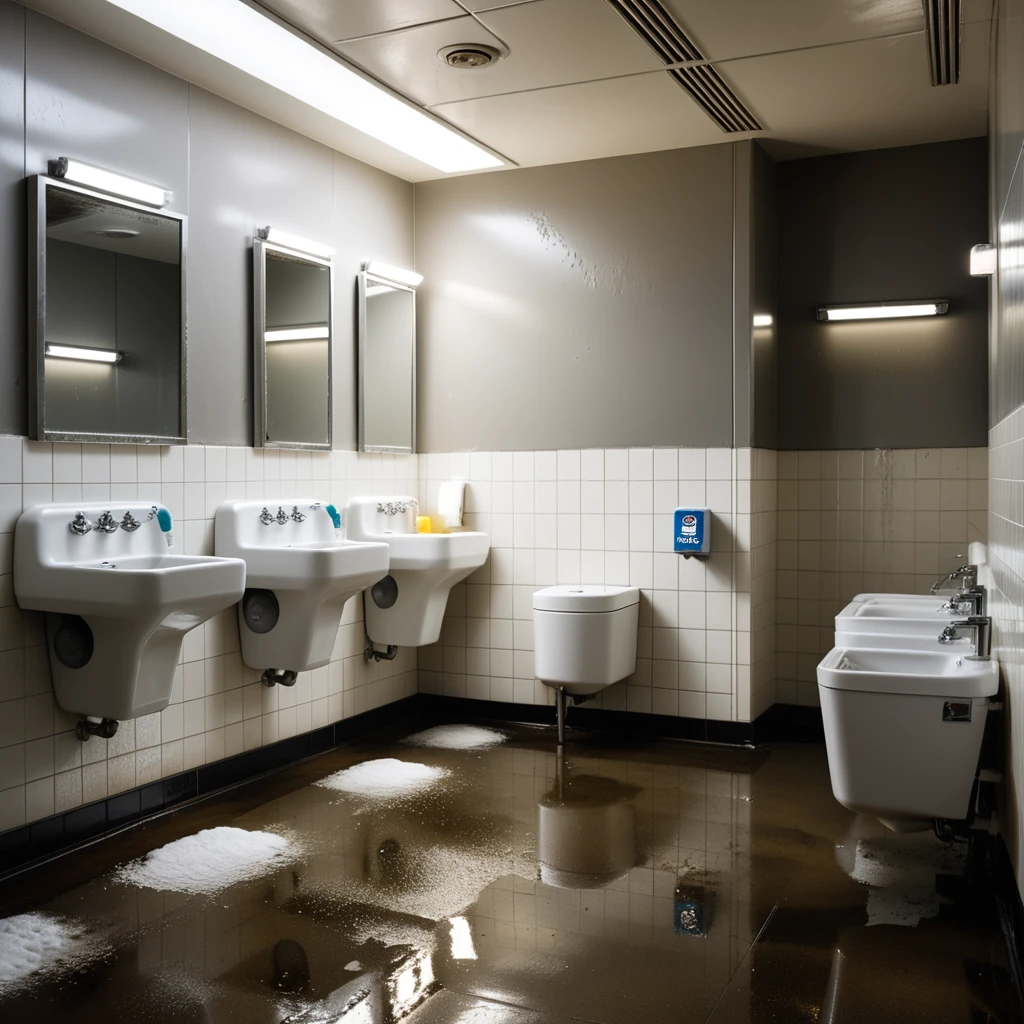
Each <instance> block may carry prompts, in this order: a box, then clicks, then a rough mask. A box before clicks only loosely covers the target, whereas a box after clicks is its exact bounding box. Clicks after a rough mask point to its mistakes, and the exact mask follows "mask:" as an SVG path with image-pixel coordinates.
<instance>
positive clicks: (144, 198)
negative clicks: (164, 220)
mask: <svg viewBox="0 0 1024 1024" xmlns="http://www.w3.org/2000/svg"><path fill="white" fill-rule="evenodd" d="M47 166H48V169H49V172H50V177H52V178H60V179H62V180H63V181H73V182H75V184H77V185H84V186H85V187H86V188H94V189H96V191H97V192H108V193H109V194H110V195H113V196H123V197H124V198H125V199H131V200H133V201H134V202H136V203H145V205H146V206H166V205H167V204H168V203H169V202H170V201H171V200H172V199H173V198H174V193H173V192H168V191H167V189H165V188H163V187H161V186H160V185H150V184H149V182H147V181H139V180H138V179H137V178H129V177H126V176H125V175H124V174H115V173H114V172H113V171H106V170H104V169H103V168H102V167H93V166H92V164H83V163H82V161H81V160H69V159H68V158H67V157H66V156H60V157H57V159H56V160H50V161H48V164H47Z"/></svg>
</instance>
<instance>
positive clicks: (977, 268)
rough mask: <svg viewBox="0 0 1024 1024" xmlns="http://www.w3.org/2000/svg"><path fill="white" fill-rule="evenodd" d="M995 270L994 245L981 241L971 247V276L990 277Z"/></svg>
mask: <svg viewBox="0 0 1024 1024" xmlns="http://www.w3.org/2000/svg"><path fill="white" fill-rule="evenodd" d="M995 272H996V247H995V246H994V245H993V244H992V243H991V242H982V243H981V245H975V246H974V247H973V248H972V249H971V277H991V276H992V275H993V274H994V273H995Z"/></svg>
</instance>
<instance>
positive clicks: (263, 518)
mask: <svg viewBox="0 0 1024 1024" xmlns="http://www.w3.org/2000/svg"><path fill="white" fill-rule="evenodd" d="M273 521H274V517H273V516H272V515H271V514H270V509H269V508H267V506H266V505H264V506H263V511H262V512H261V513H260V522H261V523H262V524H263V525H264V526H269V525H270V524H271V523H272V522H273Z"/></svg>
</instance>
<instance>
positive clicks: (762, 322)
mask: <svg viewBox="0 0 1024 1024" xmlns="http://www.w3.org/2000/svg"><path fill="white" fill-rule="evenodd" d="M774 322H775V321H774V320H773V319H772V315H771V313H755V314H754V326H755V327H771V325H772V324H773V323H774Z"/></svg>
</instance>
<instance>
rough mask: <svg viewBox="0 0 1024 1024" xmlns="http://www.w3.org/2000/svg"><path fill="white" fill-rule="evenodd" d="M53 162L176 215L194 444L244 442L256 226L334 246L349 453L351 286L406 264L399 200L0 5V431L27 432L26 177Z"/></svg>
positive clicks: (235, 111)
mask: <svg viewBox="0 0 1024 1024" xmlns="http://www.w3.org/2000/svg"><path fill="white" fill-rule="evenodd" d="M23 81H24V83H25V91H24V95H23V94H22V82H23ZM54 156H70V157H77V158H79V159H81V160H85V161H87V162H89V163H94V164H99V165H101V166H104V167H109V168H111V169H112V170H116V171H119V172H121V173H124V174H128V175H132V176H134V177H138V178H143V179H145V180H148V181H155V182H159V183H160V184H162V185H165V186H167V187H168V188H170V189H172V190H173V191H174V202H173V203H172V204H171V209H173V210H175V211H176V212H179V213H184V214H187V215H188V217H189V225H188V228H189V240H188V252H187V257H186V258H187V268H186V270H187V282H186V285H187V301H188V340H189V344H188V409H189V423H188V434H189V440H190V441H192V442H196V443H209V444H251V443H252V373H253V370H252V345H253V342H252V297H251V288H252V282H251V274H252V270H251V267H252V255H251V252H250V248H251V244H252V236H253V232H254V230H255V228H256V227H257V226H260V225H266V224H272V225H276V226H277V227H280V228H283V229H284V230H286V231H290V232H293V233H295V234H299V235H305V236H307V237H311V238H315V239H317V240H322V241H325V242H328V243H330V244H333V245H334V246H335V247H336V248H337V249H338V254H337V256H336V258H335V259H336V264H335V265H336V270H335V284H336V295H335V317H336V319H335V338H336V342H335V345H336V347H335V353H334V358H335V367H336V377H335V389H334V394H335V408H334V422H335V437H334V444H335V447H337V448H350V449H352V448H355V443H356V410H355V359H356V345H355V337H356V335H355V287H356V275H357V274H358V272H359V270H360V264H361V261H362V260H364V259H367V258H375V259H381V260H384V261H386V262H389V263H396V264H399V265H408V264H411V262H412V256H413V233H412V231H413V225H412V219H413V217H412V202H413V190H412V186H411V185H410V184H408V183H407V182H404V181H401V180H399V179H397V178H394V177H392V176H391V175H388V174H385V173H384V172H382V171H378V170H376V169H374V168H371V167H369V166H367V165H365V164H361V163H359V162H358V161H356V160H353V159H352V158H350V157H348V156H345V155H344V154H341V153H336V152H334V151H333V150H331V149H329V148H327V147H326V146H323V145H320V144H319V143H315V142H312V141H310V140H309V139H307V138H305V137H304V136H302V135H299V134H297V133H296V132H292V131H290V130H288V129H286V128H283V127H281V126H280V125H277V124H275V123H273V122H271V121H268V120H266V119H265V118H261V117H259V116H257V115H255V114H252V113H250V112H249V111H246V110H243V109H242V108H240V107H237V106H235V105H233V104H231V103H228V102H226V101H225V100H222V99H220V98H218V97H215V96H213V95H211V94H209V93H207V92H204V91H203V90H201V89H197V88H194V87H190V86H189V84H188V83H187V82H184V81H182V80H181V79H178V78H175V77H174V76H172V75H168V74H166V73H165V72H163V71H160V70H158V69H156V68H154V67H152V66H151V65H148V64H146V63H144V62H142V61H140V60H137V59H136V58H134V57H131V56H129V55H127V54H125V53H122V52H120V51H118V50H116V49H113V48H112V47H110V46H107V45H106V44H103V43H100V42H98V41H96V40H94V39H91V38H90V37H88V36H85V35H82V34H81V33H79V32H76V31H74V30H72V29H69V28H67V27H66V26H64V25H62V24H60V23H59V22H55V21H52V20H50V19H48V18H45V17H43V16H41V15H39V14H37V13H35V12H33V11H26V10H25V9H24V8H22V7H20V6H18V5H17V4H15V3H13V2H11V0H0V331H2V335H0V431H2V432H5V433H20V434H23V433H25V431H26V426H27V423H26V419H27V414H26V381H27V378H26V367H25V350H26V341H25V323H26V320H25V317H26V311H25V277H24V274H25V253H26V236H25V217H26V213H25V203H26V199H25V197H26V190H25V185H24V181H23V179H24V177H25V175H26V174H27V175H32V174H38V173H44V172H45V170H46V161H47V159H49V158H51V157H54Z"/></svg>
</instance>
